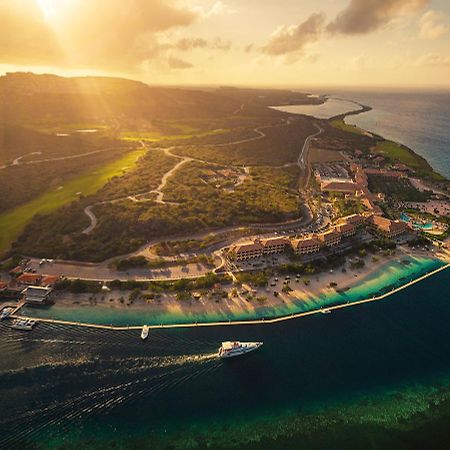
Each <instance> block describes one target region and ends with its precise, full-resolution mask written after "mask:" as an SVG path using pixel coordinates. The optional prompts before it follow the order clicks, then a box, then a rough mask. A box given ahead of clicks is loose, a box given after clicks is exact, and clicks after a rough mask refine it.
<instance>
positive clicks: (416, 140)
mask: <svg viewBox="0 0 450 450" xmlns="http://www.w3.org/2000/svg"><path fill="white" fill-rule="evenodd" d="M333 95H335V96H339V97H341V98H345V99H352V100H355V101H358V102H360V103H363V104H365V105H368V106H371V107H372V108H373V110H372V111H369V112H367V113H363V114H359V115H356V116H349V117H347V118H346V122H347V123H350V124H353V125H358V126H359V127H361V128H364V129H366V130H368V131H372V132H374V133H376V134H379V135H381V136H383V137H385V138H387V139H391V140H394V141H396V142H400V143H402V144H404V145H406V146H408V147H409V148H411V149H412V150H414V151H415V152H416V153H418V154H419V155H421V156H423V157H424V158H425V159H426V160H427V161H428V162H429V163H430V164H431V166H432V167H433V168H434V169H435V170H436V171H437V172H439V173H440V174H442V175H444V176H445V177H447V178H450V126H449V121H450V92H436V91H428V92H426V91H421V92H400V93H395V92H389V93H383V92H358V91H339V92H334V93H333Z"/></svg>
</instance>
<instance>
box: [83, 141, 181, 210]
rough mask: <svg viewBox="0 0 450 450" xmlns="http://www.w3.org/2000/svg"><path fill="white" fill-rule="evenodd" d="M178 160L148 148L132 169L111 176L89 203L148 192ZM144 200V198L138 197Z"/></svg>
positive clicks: (156, 185)
mask: <svg viewBox="0 0 450 450" xmlns="http://www.w3.org/2000/svg"><path fill="white" fill-rule="evenodd" d="M177 162H178V160H177V159H176V158H173V157H171V156H167V155H166V154H165V153H164V152H163V151H161V150H150V151H148V152H147V153H146V154H145V155H144V156H142V158H140V159H139V161H138V162H137V164H136V166H135V167H134V168H133V170H128V171H127V172H126V173H124V174H122V175H120V176H116V177H113V178H111V179H109V180H108V182H107V183H106V184H105V185H104V186H103V187H102V188H101V189H100V190H99V191H97V193H96V194H95V195H94V196H93V197H91V198H90V200H89V202H90V203H96V202H100V201H101V202H103V201H108V200H113V199H118V198H125V197H127V196H130V195H133V196H135V195H139V194H146V193H149V192H150V191H151V190H153V189H156V188H157V187H158V186H159V184H160V182H161V178H162V177H163V175H164V174H165V173H166V172H167V171H169V170H170V169H171V168H172V167H173V166H174V165H175V164H176V163H177ZM154 196H155V194H148V196H146V195H144V197H145V198H154ZM140 200H144V198H140Z"/></svg>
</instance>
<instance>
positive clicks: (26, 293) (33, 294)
mask: <svg viewBox="0 0 450 450" xmlns="http://www.w3.org/2000/svg"><path fill="white" fill-rule="evenodd" d="M51 293H52V289H51V288H49V287H43V286H28V287H26V288H25V289H24V290H23V291H22V299H23V300H24V301H25V302H26V303H29V304H32V305H45V304H47V303H49V302H50V296H51Z"/></svg>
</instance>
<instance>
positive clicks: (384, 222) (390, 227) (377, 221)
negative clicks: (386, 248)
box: [369, 216, 408, 239]
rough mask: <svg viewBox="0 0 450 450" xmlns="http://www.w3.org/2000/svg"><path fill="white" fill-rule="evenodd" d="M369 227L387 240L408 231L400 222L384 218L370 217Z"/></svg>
mask: <svg viewBox="0 0 450 450" xmlns="http://www.w3.org/2000/svg"><path fill="white" fill-rule="evenodd" d="M369 224H370V227H371V228H372V229H373V230H374V231H375V232H376V233H377V234H379V235H381V236H384V237H387V238H389V239H392V238H395V237H397V236H400V235H401V234H403V233H405V232H406V231H407V229H408V225H407V224H406V223H405V222H401V221H400V220H395V221H394V220H390V219H386V218H385V217H380V216H372V217H370V219H369Z"/></svg>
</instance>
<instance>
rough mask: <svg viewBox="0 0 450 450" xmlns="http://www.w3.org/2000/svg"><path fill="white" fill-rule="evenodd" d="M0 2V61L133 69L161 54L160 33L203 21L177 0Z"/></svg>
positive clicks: (15, 0) (10, 0)
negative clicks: (41, 5) (46, 6)
mask: <svg viewBox="0 0 450 450" xmlns="http://www.w3.org/2000/svg"><path fill="white" fill-rule="evenodd" d="M46 3H47V4H51V5H52V6H53V10H52V14H51V15H48V14H45V12H46V11H45V10H41V9H40V8H39V2H37V1H35V0H2V1H0V60H1V61H2V63H4V64H21V63H26V64H28V65H31V64H47V65H49V64H51V65H64V66H74V67H91V68H101V69H113V70H125V71H133V70H134V69H136V68H137V67H138V66H139V64H141V63H142V62H143V61H145V60H148V59H151V58H154V57H156V56H157V55H158V54H159V52H160V50H161V49H160V47H159V44H158V40H157V33H160V32H164V31H166V30H170V29H172V28H176V27H186V26H189V25H191V24H193V23H194V22H196V21H198V20H199V19H200V15H199V13H198V12H196V11H194V10H192V8H188V7H183V6H179V3H177V2H176V1H175V0H127V1H126V2H124V1H123V0H78V1H77V2H63V1H60V0H58V1H53V2H52V1H50V0H49V1H48V2H46Z"/></svg>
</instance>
